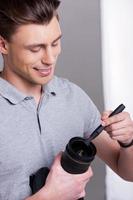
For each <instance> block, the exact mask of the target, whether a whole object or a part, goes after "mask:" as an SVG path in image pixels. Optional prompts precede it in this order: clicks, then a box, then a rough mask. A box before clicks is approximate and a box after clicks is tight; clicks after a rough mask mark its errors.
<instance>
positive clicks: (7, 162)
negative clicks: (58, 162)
mask: <svg viewBox="0 0 133 200" xmlns="http://www.w3.org/2000/svg"><path fill="white" fill-rule="evenodd" d="M43 91H45V93H44V92H43V94H42V98H41V101H40V104H39V107H38V109H37V106H36V103H35V100H34V98H33V97H32V96H26V95H24V94H22V93H21V92H20V91H18V90H17V89H16V88H15V87H14V86H13V85H11V84H10V83H8V82H7V81H6V80H4V79H2V78H0V200H24V199H25V198H26V197H28V196H30V194H31V190H30V186H29V176H30V175H31V174H33V173H34V172H36V171H37V170H38V169H39V168H41V167H44V166H47V167H49V168H50V166H51V164H52V162H53V159H54V157H55V155H57V154H58V152H60V151H62V150H64V149H65V146H66V144H67V143H68V141H69V140H70V138H72V137H75V136H85V137H88V136H89V134H90V133H91V132H92V131H93V130H94V129H95V128H96V127H97V126H98V125H99V123H100V115H99V112H98V110H97V108H96V107H95V105H94V104H93V103H92V101H91V100H90V98H89V97H88V96H87V94H86V93H85V92H84V91H83V90H82V89H80V88H79V87H78V86H76V85H75V84H73V83H71V82H69V81H68V80H66V79H61V78H58V77H54V78H53V80H51V81H50V82H49V83H48V84H47V85H45V86H43Z"/></svg>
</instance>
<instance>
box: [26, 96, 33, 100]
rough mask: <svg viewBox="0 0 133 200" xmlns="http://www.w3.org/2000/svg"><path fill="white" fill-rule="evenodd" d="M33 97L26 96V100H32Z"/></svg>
mask: <svg viewBox="0 0 133 200" xmlns="http://www.w3.org/2000/svg"><path fill="white" fill-rule="evenodd" d="M32 98H33V97H25V100H31V99H32Z"/></svg>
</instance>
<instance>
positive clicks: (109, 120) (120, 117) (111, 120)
mask: <svg viewBox="0 0 133 200" xmlns="http://www.w3.org/2000/svg"><path fill="white" fill-rule="evenodd" d="M104 116H105V115H104ZM108 116H109V114H108ZM102 120H103V123H102V125H103V126H109V125H111V124H114V123H117V122H121V121H124V120H126V123H127V121H128V120H129V121H130V120H131V119H130V115H129V113H127V112H122V113H119V114H117V115H114V116H112V117H107V118H105V117H102Z"/></svg>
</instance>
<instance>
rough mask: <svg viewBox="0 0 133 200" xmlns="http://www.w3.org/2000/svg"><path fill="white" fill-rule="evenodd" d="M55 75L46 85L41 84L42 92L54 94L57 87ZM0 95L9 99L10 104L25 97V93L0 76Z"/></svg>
mask: <svg viewBox="0 0 133 200" xmlns="http://www.w3.org/2000/svg"><path fill="white" fill-rule="evenodd" d="M55 83H56V77H53V79H52V80H50V82H49V83H48V84H46V85H43V87H42V88H43V92H44V93H47V94H50V95H52V96H56V94H57V93H58V92H57V87H56V84H55ZM0 95H1V96H3V97H4V98H5V99H7V100H8V101H10V102H11V103H12V104H18V103H19V102H21V101H23V100H24V99H25V98H27V95H26V94H24V93H22V92H20V91H19V90H18V89H17V88H16V87H15V86H13V85H12V84H11V83H9V82H8V81H6V80H5V79H3V78H1V77H0Z"/></svg>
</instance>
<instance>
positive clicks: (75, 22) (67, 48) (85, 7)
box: [56, 0, 105, 200]
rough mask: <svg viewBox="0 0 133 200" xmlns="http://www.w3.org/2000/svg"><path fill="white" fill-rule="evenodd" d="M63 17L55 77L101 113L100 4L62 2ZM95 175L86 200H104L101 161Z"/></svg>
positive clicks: (96, 1)
mask: <svg viewBox="0 0 133 200" xmlns="http://www.w3.org/2000/svg"><path fill="white" fill-rule="evenodd" d="M60 15H61V16H60V23H61V28H62V32H63V38H62V54H61V56H60V59H59V62H58V67H57V69H56V74H58V75H60V76H63V77H66V78H68V79H70V80H71V81H73V82H75V83H77V84H78V85H79V86H80V87H81V88H83V89H84V90H85V91H86V92H87V93H88V95H89V96H90V97H91V99H92V100H93V101H94V103H95V104H96V105H97V107H98V108H99V110H100V112H102V111H103V92H102V70H101V30H100V1H99V0H62V1H61V7H60ZM93 171H94V177H93V178H92V180H91V182H90V183H89V184H88V186H87V190H86V192H87V196H86V200H104V199H105V183H104V179H105V168H104V164H103V162H102V161H100V160H99V159H98V158H97V159H96V160H95V161H94V162H93Z"/></svg>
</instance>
